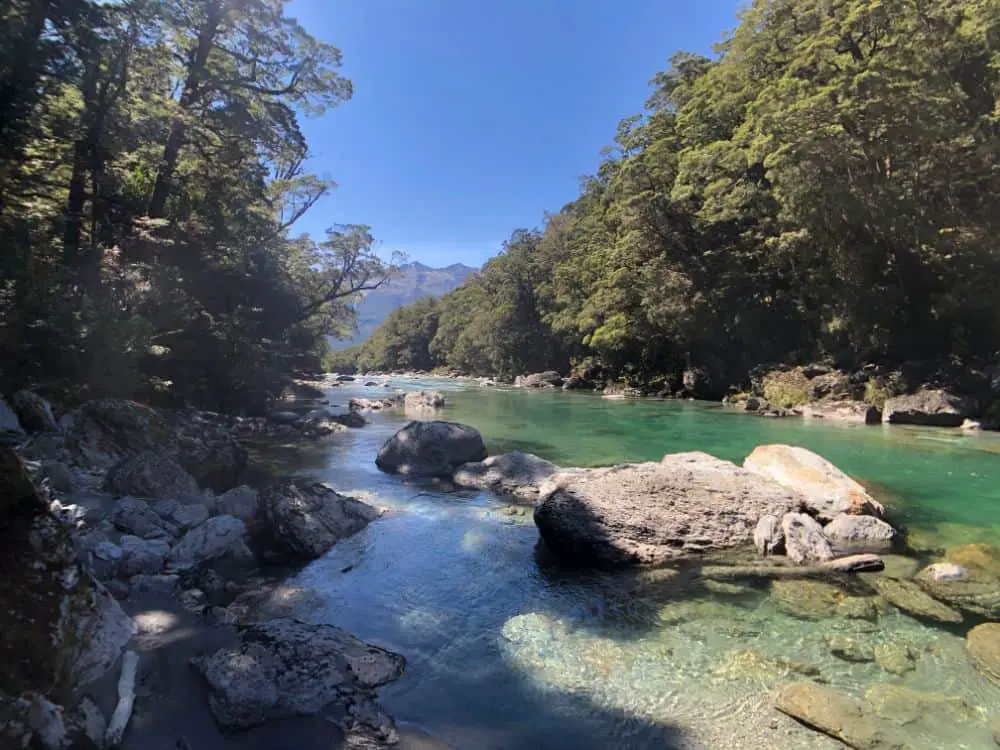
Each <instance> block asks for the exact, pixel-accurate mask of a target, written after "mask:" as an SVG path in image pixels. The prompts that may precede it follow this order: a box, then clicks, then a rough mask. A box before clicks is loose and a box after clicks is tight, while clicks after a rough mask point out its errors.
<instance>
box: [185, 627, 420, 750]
mask: <svg viewBox="0 0 1000 750" xmlns="http://www.w3.org/2000/svg"><path fill="white" fill-rule="evenodd" d="M192 664H193V666H194V667H195V669H196V670H197V671H198V672H199V673H200V674H201V675H202V677H204V679H205V682H206V683H207V685H208V691H209V699H208V700H209V705H210V706H211V709H212V713H213V715H214V716H215V720H216V721H217V722H218V724H219V726H220V727H222V728H223V729H227V730H236V729H247V728H250V727H254V726H257V725H259V724H262V723H264V722H267V721H271V720H274V719H281V718H285V717H292V716H312V715H315V714H319V713H324V714H326V715H331V716H336V717H337V719H335V720H336V721H337V722H338V723H339V724H340V726H341V727H342V728H343V729H344V731H345V732H346V733H347V734H348V735H349V740H348V743H347V745H346V746H347V747H355V746H356V745H354V744H351V742H352V740H353V741H358V740H368V741H369V742H371V744H359V745H357V746H359V747H361V746H363V747H384V746H386V745H388V744H391V743H392V742H394V741H396V739H397V738H398V736H397V734H396V730H395V727H394V726H393V722H392V719H391V718H389V717H388V716H387V715H385V714H384V713H383V712H382V710H381V708H380V707H379V706H378V704H377V703H376V702H375V695H374V693H373V689H374V688H376V687H378V686H380V685H384V684H386V683H387V682H391V681H392V680H395V679H397V678H398V677H399V676H400V675H401V674H402V672H403V668H404V665H405V662H404V660H403V657H402V656H399V655H398V654H394V653H392V652H390V651H386V650H384V649H380V648H377V647H375V646H371V645H368V644H366V643H363V642H362V641H359V640H358V639H357V638H355V637H354V636H353V635H351V634H350V633H347V632H346V631H344V630H341V629H340V628H336V627H333V626H331V625H306V624H305V623H301V622H298V621H296V620H291V619H278V620H272V621H269V622H263V623H258V624H255V625H252V626H250V627H247V628H246V629H244V630H243V631H242V632H241V634H240V642H239V645H237V646H236V647H234V648H224V649H221V650H219V651H216V652H215V653H212V654H208V655H204V656H199V657H196V658H195V659H193V660H192Z"/></svg>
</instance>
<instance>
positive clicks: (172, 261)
mask: <svg viewBox="0 0 1000 750" xmlns="http://www.w3.org/2000/svg"><path fill="white" fill-rule="evenodd" d="M285 6H286V1H285V0H156V1H154V0H123V1H122V2H97V1H96V0H6V1H5V2H2V3H0V247H2V254H0V357H2V360H0V361H2V363H3V364H2V379H3V381H4V382H3V385H4V387H5V389H6V390H13V389H14V388H17V387H21V386H23V385H25V384H35V385H42V386H52V387H61V386H59V384H67V385H72V386H73V387H79V388H82V389H85V390H86V391H87V392H89V393H93V394H95V395H101V394H113V395H118V396H130V395H132V396H144V397H150V398H154V397H155V398H159V399H163V400H165V401H168V402H171V403H177V404H180V403H194V404H199V405H209V406H211V407H212V408H218V409H226V408H234V409H244V408H250V409H260V408H263V405H264V403H265V402H266V400H267V399H268V398H269V397H271V396H273V395H274V394H275V393H276V392H278V391H279V390H280V388H281V387H282V384H283V383H284V381H285V378H286V377H287V375H288V374H289V373H291V372H293V371H295V370H296V369H297V368H303V367H304V368H313V369H315V368H317V367H319V364H320V358H321V357H322V356H323V354H324V351H325V346H326V345H325V340H326V339H325V335H326V334H327V333H337V332H343V331H344V330H346V329H349V328H350V327H351V325H352V317H351V316H352V314H353V308H352V306H351V303H352V302H353V301H354V299H355V298H356V296H357V294H358V293H359V292H363V291H364V290H366V289H371V288H374V287H375V286H377V285H378V284H380V283H381V282H382V281H383V280H384V279H385V277H386V275H387V273H388V272H389V268H387V266H386V265H384V264H383V262H382V261H381V260H380V258H379V256H378V255H377V253H376V252H375V245H374V239H373V237H372V235H371V232H370V230H369V228H368V227H366V226H360V225H347V226H334V227H332V228H331V229H330V230H329V231H328V232H327V234H326V236H325V237H324V238H322V239H321V240H315V239H312V238H310V237H308V236H296V235H294V234H293V232H294V230H295V225H296V222H297V221H298V220H299V219H301V217H302V216H303V215H304V214H305V212H306V211H308V210H309V209H310V208H311V207H312V206H314V205H315V204H316V202H317V201H318V200H319V199H320V198H321V197H322V196H323V195H324V194H325V193H326V192H327V191H328V190H329V189H330V188H331V186H332V185H331V183H329V182H326V181H324V180H321V179H319V178H317V177H316V176H315V175H313V174H310V173H309V172H308V170H307V169H306V167H305V164H306V162H307V159H308V157H309V149H308V145H307V143H306V140H305V138H304V137H303V135H302V132H301V130H300V128H299V121H300V118H301V117H303V116H313V115H319V114H322V113H323V112H324V111H326V110H327V109H329V108H330V107H335V106H337V105H338V104H340V103H342V102H343V101H345V100H346V99H348V98H349V97H350V96H351V91H352V90H351V84H350V82H349V81H348V80H346V79H345V78H343V77H342V76H341V75H340V73H339V68H340V65H341V55H340V52H339V50H337V49H336V48H335V47H333V46H331V45H329V44H327V43H325V42H322V41H319V40H317V39H315V38H314V37H312V36H311V35H310V34H309V33H308V32H307V31H306V30H305V29H304V28H303V27H302V26H300V25H299V24H298V23H297V22H296V21H295V20H294V19H293V18H291V17H289V16H288V15H287V13H286V7H285Z"/></svg>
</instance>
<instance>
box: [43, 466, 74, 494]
mask: <svg viewBox="0 0 1000 750" xmlns="http://www.w3.org/2000/svg"><path fill="white" fill-rule="evenodd" d="M40 476H41V477H42V478H43V479H45V480H47V481H48V483H49V486H50V487H52V489H54V490H55V491H56V492H63V493H69V492H72V491H73V485H74V484H75V478H74V477H73V472H72V471H71V470H70V468H69V467H68V466H67V465H66V464H64V463H62V462H61V461H51V460H50V461H42V469H41V472H40Z"/></svg>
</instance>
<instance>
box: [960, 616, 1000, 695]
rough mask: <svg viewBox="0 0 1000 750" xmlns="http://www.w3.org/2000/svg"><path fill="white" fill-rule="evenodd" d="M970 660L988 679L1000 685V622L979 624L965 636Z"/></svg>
mask: <svg viewBox="0 0 1000 750" xmlns="http://www.w3.org/2000/svg"><path fill="white" fill-rule="evenodd" d="M965 650H966V652H967V653H968V654H969V662H970V663H971V664H972V666H974V667H975V668H976V669H977V670H979V672H980V673H981V674H982V675H983V677H985V678H986V679H988V680H990V682H993V683H994V684H996V685H1000V623H996V622H986V623H983V624H982V625H977V626H976V627H974V628H973V629H972V630H970V631H969V633H968V635H966V637H965Z"/></svg>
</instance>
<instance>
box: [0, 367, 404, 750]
mask: <svg viewBox="0 0 1000 750" xmlns="http://www.w3.org/2000/svg"><path fill="white" fill-rule="evenodd" d="M323 401H324V398H323V392H322V391H320V390H318V389H317V388H315V387H314V386H310V385H308V384H304V383H303V384H299V386H298V392H297V393H293V394H290V395H289V397H288V398H287V399H285V400H284V401H283V402H282V403H281V404H279V405H278V406H277V408H276V409H275V410H274V412H273V413H272V414H271V415H269V417H267V418H256V419H254V418H239V417H229V416H224V415H220V414H214V413H208V412H195V411H185V412H166V411H161V410H157V409H154V408H151V407H149V406H146V405H142V404H138V403H135V402H130V401H125V400H120V399H100V400H95V401H88V402H84V403H82V404H79V405H78V406H76V407H75V408H72V409H70V410H67V411H66V412H65V413H62V414H59V413H58V412H57V411H56V410H53V408H52V407H51V406H50V405H49V404H48V403H47V402H45V401H44V400H43V399H41V398H39V397H37V396H36V395H35V394H29V395H25V393H21V394H18V395H17V396H15V398H14V399H13V400H12V406H8V405H7V404H6V403H3V402H0V419H2V424H0V427H2V430H3V436H4V443H5V445H4V446H2V447H0V451H2V456H0V458H2V464H3V476H2V477H0V481H2V485H3V488H4V500H3V504H2V505H0V511H2V513H3V524H2V529H3V537H4V538H3V544H2V548H3V561H4V562H3V570H2V577H3V579H4V585H3V586H2V587H0V592H2V594H0V598H2V600H3V601H2V608H3V610H4V612H5V618H6V620H7V621H6V622H5V623H4V628H3V630H4V633H5V636H4V638H3V652H4V654H3V656H4V658H3V659H2V661H3V663H4V665H5V667H4V671H3V675H2V684H0V714H2V716H3V718H4V722H3V724H4V726H3V729H2V730H0V738H2V739H3V742H2V743H0V744H3V745H4V746H5V747H6V746H8V743H9V745H10V746H12V747H22V746H24V747H26V746H29V745H30V746H32V747H42V748H77V747H105V746H107V747H112V746H118V745H120V744H121V743H122V742H124V746H125V747H137V748H138V747H143V748H146V747H152V746H153V745H150V744H148V742H146V740H149V739H150V735H149V733H148V732H143V731H138V732H137V733H136V735H135V737H136V738H135V739H132V738H131V735H130V733H129V731H128V729H127V725H128V723H129V716H130V715H131V713H132V712H133V711H135V712H136V713H137V715H141V716H143V717H144V719H143V725H144V726H145V725H147V724H148V723H149V722H152V723H154V724H157V725H161V726H164V727H166V726H171V730H170V731H171V732H173V733H176V736H171V737H170V738H169V742H168V743H167V744H163V743H164V742H166V740H167V738H164V737H160V738H159V740H157V741H158V742H160V744H163V746H164V747H168V746H169V747H175V746H176V747H181V746H188V745H183V744H177V745H175V744H174V743H175V742H180V743H183V742H188V741H189V738H188V739H185V734H186V733H190V732H191V731H194V732H195V734H196V735H198V736H199V737H201V738H202V740H203V742H201V743H199V744H198V748H199V750H202V748H206V747H213V746H220V742H221V737H222V735H221V734H219V735H218V738H217V739H219V741H218V742H216V741H212V740H211V739H209V740H205V737H206V736H207V735H206V734H205V732H206V731H207V730H204V729H202V730H192V727H191V726H188V725H186V723H185V722H171V721H170V720H166V721H164V717H159V716H158V714H159V712H160V711H161V710H163V707H164V706H163V705H160V704H161V703H164V702H163V696H162V695H159V696H157V695H156V691H155V690H153V691H150V690H148V689H146V688H147V687H148V685H147V683H149V682H152V683H153V684H155V683H156V680H157V674H158V670H159V671H162V670H163V669H164V667H166V668H167V670H168V671H170V672H176V671H177V670H178V669H182V670H184V671H185V675H186V674H187V670H190V669H194V670H195V672H196V673H197V674H199V675H200V681H199V683H198V690H197V694H198V696H199V698H198V700H201V701H203V702H204V701H206V697H202V696H207V703H205V704H204V705H205V709H204V710H205V711H206V712H208V711H210V713H211V716H212V717H213V718H214V723H215V725H216V726H217V728H218V729H219V730H232V729H234V728H240V729H246V728H250V727H255V726H260V725H264V724H267V723H269V722H273V721H276V720H289V721H299V720H300V719H298V718H294V717H302V716H307V715H315V716H317V717H326V718H328V719H329V720H330V721H331V722H333V724H332V725H331V732H333V733H334V734H336V735H339V736H340V738H341V740H342V741H343V742H344V743H345V745H344V746H345V747H347V746H350V747H366V748H376V747H384V746H388V745H392V744H395V743H396V742H397V741H398V739H399V735H398V732H397V730H396V728H395V726H394V723H393V721H392V719H391V717H389V716H387V715H385V714H384V712H382V711H381V709H380V708H379V707H378V703H377V699H376V695H375V690H376V688H377V687H378V686H379V685H382V684H384V683H385V682H388V681H390V680H393V679H395V678H397V677H398V676H399V675H400V674H401V673H402V670H403V668H404V661H403V658H402V657H401V656H398V655H396V654H392V653H391V652H387V651H384V650H382V649H378V648H377V647H374V646H369V645H367V644H364V643H362V642H361V641H358V640H357V639H356V638H354V637H353V636H351V635H350V634H349V633H346V632H344V631H340V630H338V629H336V628H332V627H327V626H313V625H307V624H304V623H300V622H297V621H294V620H289V619H287V618H278V619H268V620H264V621H262V620H261V619H260V618H259V616H258V606H257V605H258V603H259V602H261V601H262V600H263V599H266V598H268V597H270V596H272V595H274V592H275V587H276V586H278V584H279V583H280V581H281V580H282V579H283V578H284V576H285V575H286V574H287V573H288V572H290V571H292V570H294V569H295V568H296V567H298V566H301V565H302V564H304V563H306V562H308V561H309V560H312V559H314V558H316V557H319V556H321V555H323V554H324V553H325V552H326V551H327V550H329V549H330V547H332V546H333V545H334V544H336V543H337V542H338V541H339V540H341V539H343V538H346V537H348V536H350V535H352V534H354V533H356V532H357V531H358V530H360V529H361V528H363V527H364V526H365V525H367V524H368V523H370V522H371V521H373V520H374V519H376V518H377V517H378V516H379V514H380V511H379V509H377V508H374V507H372V506H369V505H367V504H365V503H363V502H360V501H357V500H354V499H353V498H350V497H345V496H342V495H340V494H339V493H337V492H336V491H334V490H333V489H331V488H329V487H327V486H325V485H321V484H316V483H313V482H309V481H307V480H302V479H281V478H273V479H271V480H270V481H268V482H267V483H266V484H263V485H261V486H250V485H248V484H246V483H245V482H246V481H247V477H249V476H253V475H255V474H259V472H254V471H253V467H252V466H250V465H248V463H249V454H248V452H247V450H246V449H245V447H244V445H243V441H244V440H246V439H253V440H255V441H259V440H262V439H265V440H266V439H269V438H278V439H280V440H281V441H282V442H287V441H288V440H289V439H293V440H315V439H319V438H323V437H326V436H329V435H332V434H336V433H337V432H340V431H343V430H346V429H348V426H347V425H348V424H350V425H351V426H360V425H363V424H364V423H365V422H364V420H363V419H361V420H360V421H359V420H358V419H357V418H356V417H357V415H354V414H351V413H350V412H348V413H346V414H336V413H333V412H332V411H330V410H329V409H327V408H326V407H325V404H324V403H323ZM178 639H181V640H184V641H190V642H191V643H200V644H203V645H204V648H202V649H200V650H198V653H195V651H192V649H191V648H190V647H189V648H186V649H180V650H179V651H178V650H176V649H175V648H174V646H173V644H175V642H176V641H177V640H178ZM53 644H55V648H53ZM189 645H190V644H189ZM123 654H124V656H123ZM136 655H138V658H136ZM189 657H190V665H189V664H188V663H187V661H188V659H189ZM177 659H181V660H182V661H183V662H184V663H183V664H181V665H178V664H176V663H174V661H176V660H177ZM164 660H166V664H165V663H164ZM119 662H120V663H121V667H120V670H121V672H122V675H121V677H120V678H119V684H118V686H117V690H111V691H107V690H106V691H105V693H108V692H110V693H111V695H112V698H114V699H113V700H103V701H98V702H95V701H94V700H93V697H98V694H99V693H100V690H99V685H100V680H101V678H102V677H104V676H105V675H108V677H107V678H106V679H105V681H107V680H112V681H114V679H115V675H116V674H117V671H118V670H119V667H117V666H116V665H117V664H118V663H119ZM160 676H162V675H160ZM180 682H181V683H182V684H184V685H187V683H188V682H189V680H188V678H187V677H186V676H185V678H184V679H182V680H180ZM137 685H138V687H137ZM202 685H204V687H201V686H202ZM115 693H117V694H118V695H117V697H115ZM115 700H117V701H118V707H117V708H115ZM184 700H185V701H190V700H191V698H190V697H189V696H185V698H184ZM176 702H177V701H176V700H175V701H173V703H174V704H176ZM181 702H182V703H183V702H184V701H181ZM170 703H171V701H166V702H165V703H164V705H167V704H170ZM99 704H100V705H99ZM112 709H115V710H114V712H113V716H110V719H109V714H111V713H112ZM109 720H110V724H109ZM123 734H124V737H123ZM209 734H211V733H209ZM143 737H144V738H145V740H142V742H140V744H136V742H139V740H140V739H141V738H143ZM248 737H249V735H248ZM247 741H248V743H249V742H250V739H248V740H247ZM32 743H33V744H32ZM206 743H207V744H206ZM154 744H155V743H154ZM227 746H230V745H227ZM247 746H248V747H249V746H252V743H251V744H248V745H247Z"/></svg>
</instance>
